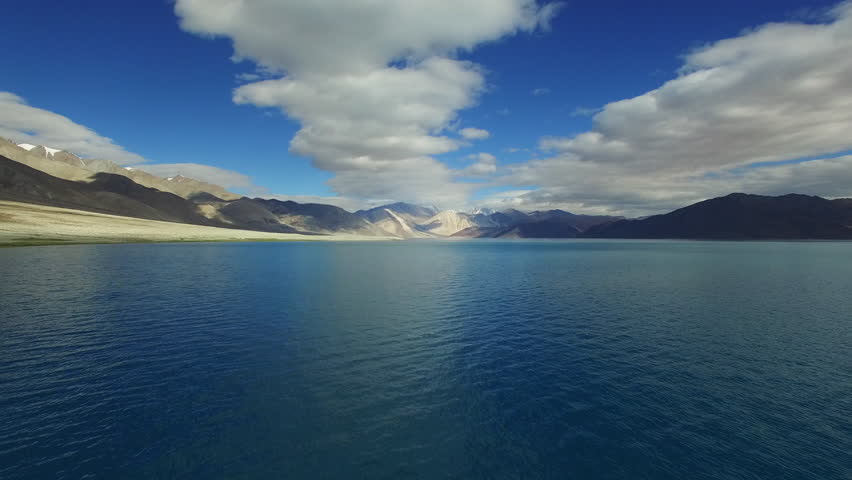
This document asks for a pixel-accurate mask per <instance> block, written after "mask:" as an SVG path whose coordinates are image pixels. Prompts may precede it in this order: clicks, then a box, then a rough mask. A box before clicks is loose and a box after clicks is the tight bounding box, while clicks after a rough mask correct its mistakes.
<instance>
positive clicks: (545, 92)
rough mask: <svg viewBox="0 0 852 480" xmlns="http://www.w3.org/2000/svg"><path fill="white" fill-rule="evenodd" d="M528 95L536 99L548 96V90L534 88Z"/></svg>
mask: <svg viewBox="0 0 852 480" xmlns="http://www.w3.org/2000/svg"><path fill="white" fill-rule="evenodd" d="M530 94H531V95H533V96H536V97H540V96H542V95H549V94H550V89H549V88H536V89H534V90H533V91H532V92H530Z"/></svg>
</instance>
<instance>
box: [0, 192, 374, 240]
mask: <svg viewBox="0 0 852 480" xmlns="http://www.w3.org/2000/svg"><path fill="white" fill-rule="evenodd" d="M353 240H390V238H380V237H365V236H357V235H334V236H322V235H297V234H290V233H267V232H253V231H250V230H232V229H228V228H216V227H203V226H199V225H187V224H183V223H172V222H160V221H156V220H144V219H140V218H131V217H119V216H116V215H104V214H100V213H92V212H85V211H82V210H71V209H66V208H56V207H46V206H42V205H34V204H29V203H18V202H7V201H0V246H27V245H62V244H78V243H137V242H247V241H252V242H258V241H272V242H275V241H279V242H280V241H353Z"/></svg>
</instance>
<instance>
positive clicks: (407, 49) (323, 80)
mask: <svg viewBox="0 0 852 480" xmlns="http://www.w3.org/2000/svg"><path fill="white" fill-rule="evenodd" d="M557 9H558V6H557V5H556V4H548V5H540V4H538V3H537V2H536V1H535V0H471V1H466V2H456V1H451V0H407V1H404V2H400V1H396V0H372V1H366V0H329V1H324V2H303V1H295V0H291V1H279V0H255V1H252V2H234V1H230V0H177V2H176V4H175V12H176V14H177V15H178V16H179V17H180V24H181V27H182V28H183V29H184V30H186V31H188V32H191V33H195V34H198V35H203V36H213V37H226V38H229V39H231V40H232V42H233V46H234V57H235V58H236V59H238V60H240V59H245V60H250V61H252V62H254V63H256V64H257V65H258V66H259V67H260V68H262V69H263V70H264V71H267V72H278V73H279V77H278V78H273V79H268V80H264V81H258V82H253V83H248V84H246V85H242V86H240V87H238V88H237V89H236V90H235V92H234V101H235V102H236V103H238V104H251V105H256V106H259V107H274V108H278V109H280V110H281V111H282V112H284V113H285V114H286V115H289V116H290V117H292V118H295V119H297V120H298V121H299V122H300V123H301V129H300V130H299V132H298V133H297V134H296V136H295V138H293V139H292V141H291V143H290V148H291V151H293V152H294V153H297V154H299V155H303V156H306V157H309V158H311V159H312V161H313V163H314V165H315V166H317V167H318V168H321V169H323V170H326V171H329V172H333V173H334V174H335V177H334V178H333V179H332V180H331V181H330V182H329V183H330V185H331V187H332V188H334V189H335V190H336V191H337V192H338V193H340V194H341V195H344V196H354V197H360V198H364V199H371V198H394V199H399V200H408V201H424V202H432V201H435V199H440V200H441V201H442V202H446V203H447V204H450V205H452V204H462V203H464V202H465V201H466V199H467V197H468V195H469V194H470V193H471V189H472V188H473V187H472V186H471V185H469V184H464V183H460V182H456V181H455V177H456V176H458V175H459V173H460V172H456V171H453V170H452V169H450V168H449V167H447V166H446V165H445V164H443V163H442V162H440V161H438V160H436V159H435V158H434V156H435V155H439V154H442V153H446V152H451V151H454V150H456V149H458V148H460V147H461V146H463V145H464V142H463V141H461V140H458V139H454V138H451V137H449V136H447V135H446V134H445V132H446V131H447V129H448V128H449V127H450V126H451V124H453V123H454V122H456V121H457V114H458V112H459V111H460V110H462V109H465V108H468V107H470V106H472V105H474V104H475V103H476V101H477V99H478V97H479V95H480V94H481V93H482V91H483V87H484V83H485V82H484V74H483V72H482V71H481V69H480V68H479V66H477V65H475V64H473V63H470V62H465V61H462V60H458V59H456V58H454V55H455V53H456V52H459V51H465V50H471V49H473V48H474V47H476V46H477V45H479V44H482V43H484V42H489V41H494V40H497V39H500V38H502V37H505V36H508V35H513V34H515V33H517V32H531V31H534V30H537V29H546V28H547V27H548V25H549V22H550V20H551V18H552V17H553V16H554V15H555V13H556V11H557ZM465 132H468V133H467V134H465ZM460 133H461V135H462V137H463V138H464V139H467V140H470V139H479V138H484V136H483V134H482V133H481V132H479V131H477V129H473V128H472V127H468V128H467V129H463V130H462V131H461V132H460ZM485 133H487V132H485ZM469 135H473V136H469Z"/></svg>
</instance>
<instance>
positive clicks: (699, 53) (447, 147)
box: [0, 0, 852, 216]
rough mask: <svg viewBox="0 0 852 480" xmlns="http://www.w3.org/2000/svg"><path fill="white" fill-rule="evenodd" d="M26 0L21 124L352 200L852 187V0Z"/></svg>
mask: <svg viewBox="0 0 852 480" xmlns="http://www.w3.org/2000/svg"><path fill="white" fill-rule="evenodd" d="M640 3H646V2H635V1H627V0H624V1H616V0H596V1H592V0H566V1H563V2H552V1H542V0H539V1H535V0H406V1H405V2H399V1H396V0H325V1H322V2H320V1H307V0H303V1H293V0H253V1H247V0H242V1H240V0H176V1H168V0H149V1H144V2H142V1H136V2H116V1H114V0H81V1H79V2H66V1H58V0H57V1H48V0H9V1H8V2H6V3H5V4H4V11H3V27H4V28H3V29H0V41H2V44H3V45H6V46H7V48H6V49H4V52H3V59H2V75H1V76H0V137H5V138H9V139H11V140H13V141H17V142H19V143H24V142H25V143H33V144H40V145H46V146H50V147H53V148H60V149H65V150H69V151H71V152H74V153H76V154H78V155H81V156H84V157H97V158H105V159H109V160H113V161H115V162H118V163H120V164H122V165H133V166H135V167H137V168H143V169H146V170H148V171H150V172H152V173H155V174H159V175H163V176H172V175H176V174H183V175H186V176H190V177H195V178H199V179H201V180H205V181H211V182H214V183H218V184H221V185H223V186H225V187H227V188H229V189H231V190H234V191H236V192H238V193H242V194H245V195H250V196H263V197H270V198H287V199H293V200H296V201H302V202H308V201H311V202H320V203H331V204H335V205H339V206H342V207H344V208H347V209H349V210H354V209H357V208H362V207H366V206H372V205H379V204H382V203H389V202H392V201H408V202H414V203H421V204H432V205H437V206H439V207H442V208H456V209H466V208H472V207H474V206H485V207H491V208H497V209H503V208H518V209H521V210H526V211H532V210H540V209H552V208H562V209H565V210H569V211H572V212H575V213H596V214H597V213H607V214H619V215H627V216H640V215H648V214H655V213H663V212H666V211H669V210H672V209H674V208H679V207H681V206H684V205H687V204H690V203H694V202H696V201H700V200H703V199H706V198H711V197H714V196H719V195H726V194H728V193H732V192H746V193H758V194H771V195H777V194H785V193H792V192H795V193H805V194H812V195H821V196H825V197H829V198H834V197H844V196H852V55H850V54H849V52H852V3H849V2H840V3H838V2H837V1H831V2H829V1H817V0H798V1H793V0H773V1H750V2H742V1H741V0H738V1H733V0H716V1H713V2H709V1H694V2H683V1H668V0H665V1H658V2H653V5H640Z"/></svg>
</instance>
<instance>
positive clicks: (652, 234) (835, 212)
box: [583, 193, 852, 240]
mask: <svg viewBox="0 0 852 480" xmlns="http://www.w3.org/2000/svg"><path fill="white" fill-rule="evenodd" d="M583 236H584V237H589V238H683V239H708V240H772V239H792V240H805V239H813V240H850V239H852V199H838V200H826V199H824V198H821V197H814V196H808V195H799V194H789V195H783V196H779V197H769V196H762V195H749V194H744V193H732V194H730V195H727V196H725V197H719V198H713V199H710V200H705V201H703V202H699V203H696V204H694V205H690V206H688V207H684V208H681V209H678V210H675V211H673V212H671V213H667V214H664V215H655V216H652V217H648V218H645V219H643V220H621V221H617V222H614V223H610V224H604V225H599V226H597V227H592V228H590V229H589V230H588V231H587V232H585V233H584V234H583Z"/></svg>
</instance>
